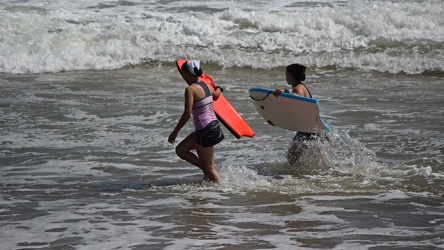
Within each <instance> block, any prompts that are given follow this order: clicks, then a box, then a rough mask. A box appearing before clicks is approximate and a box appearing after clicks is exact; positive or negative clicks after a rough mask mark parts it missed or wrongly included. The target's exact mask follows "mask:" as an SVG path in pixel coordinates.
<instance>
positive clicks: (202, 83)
mask: <svg viewBox="0 0 444 250" xmlns="http://www.w3.org/2000/svg"><path fill="white" fill-rule="evenodd" d="M196 84H197V85H199V86H200V87H201V88H202V89H203V90H204V92H205V97H207V96H210V95H211V91H210V89H209V88H208V85H207V84H206V83H204V82H196Z"/></svg>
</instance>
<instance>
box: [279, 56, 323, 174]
mask: <svg viewBox="0 0 444 250" xmlns="http://www.w3.org/2000/svg"><path fill="white" fill-rule="evenodd" d="M305 69H306V67H305V66H304V65H300V64H297V63H296V64H290V65H288V66H287V68H286V70H285V78H286V80H287V83H288V85H291V90H288V89H275V91H274V93H273V95H274V96H276V97H277V96H278V95H279V93H281V92H285V93H290V94H296V95H300V96H304V97H308V98H313V97H312V96H311V93H310V91H309V90H308V88H307V86H305V85H304V84H303V83H302V81H305ZM325 139H327V140H328V138H326V137H322V136H320V135H319V134H315V133H304V132H297V133H296V136H295V137H294V138H293V142H292V145H291V146H290V148H289V149H288V153H287V160H288V162H289V163H290V164H292V165H300V164H301V163H308V162H312V161H311V160H309V161H308V162H307V159H302V158H311V159H314V160H319V159H320V160H321V163H322V164H323V166H327V164H328V159H327V157H326V155H325V153H323V152H321V151H320V149H319V148H318V147H316V146H314V145H311V147H309V144H313V143H309V142H310V141H317V140H325ZM304 156H305V157H304Z"/></svg>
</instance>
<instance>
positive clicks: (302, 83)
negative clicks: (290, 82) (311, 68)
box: [296, 83, 313, 98]
mask: <svg viewBox="0 0 444 250" xmlns="http://www.w3.org/2000/svg"><path fill="white" fill-rule="evenodd" d="M299 84H302V85H303V86H304V87H305V89H306V90H307V91H308V94H309V95H310V98H313V97H312V96H311V93H310V90H308V88H307V86H305V84H303V83H298V84H296V86H298V85H299Z"/></svg>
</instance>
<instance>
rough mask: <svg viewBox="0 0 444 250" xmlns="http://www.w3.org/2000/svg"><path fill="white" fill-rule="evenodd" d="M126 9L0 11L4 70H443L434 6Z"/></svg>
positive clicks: (99, 4) (9, 6)
mask: <svg viewBox="0 0 444 250" xmlns="http://www.w3.org/2000/svg"><path fill="white" fill-rule="evenodd" d="M128 3H131V4H122V3H121V2H119V1H92V2H90V1H75V2H72V1H62V0H59V1H51V2H44V3H42V2H40V1H28V2H27V3H26V4H20V3H18V2H15V1H7V2H4V3H2V4H0V17H1V19H2V22H1V23H0V54H1V55H2V56H1V57H0V71H1V72H6V73H36V72H60V71H71V70H91V69H93V70H94V69H114V68H120V67H123V66H126V65H138V64H143V63H145V62H152V61H159V62H172V61H174V60H175V59H177V58H178V57H193V58H196V59H200V60H202V61H204V62H206V63H208V62H213V63H217V64H219V65H222V66H225V67H233V66H240V67H244V66H247V67H253V68H272V67H277V66H283V65H286V64H288V63H291V62H293V61H294V60H295V58H296V59H297V60H298V61H304V62H306V64H307V65H309V66H317V67H324V66H335V67H339V68H358V69H362V70H376V71H387V72H392V73H397V72H407V73H412V74H418V73H422V72H424V71H438V72H443V71H444V64H443V62H442V58H443V48H442V44H443V41H444V35H443V34H444V22H443V21H442V18H441V17H442V14H443V13H442V9H443V6H442V5H443V2H442V1H440V0H433V1H427V2H411V1H401V2H399V1H398V2H396V3H392V2H387V1H364V0H360V1H350V2H336V1H316V2H310V3H305V2H304V3H302V2H301V3H297V2H296V3H293V2H286V1H282V2H281V1H272V2H261V1H250V2H249V3H240V2H239V3H238V2H233V1H232V2H226V1H212V2H210V3H208V6H206V5H202V3H201V2H195V1H180V2H176V1H173V2H171V3H159V2H156V3H155V2H145V1H138V0H133V1H130V2H128ZM209 6H211V7H209ZM183 9H184V10H185V11H180V10H183ZM393 9H396V10H397V11H392V10H393ZM440 10H441V11H440Z"/></svg>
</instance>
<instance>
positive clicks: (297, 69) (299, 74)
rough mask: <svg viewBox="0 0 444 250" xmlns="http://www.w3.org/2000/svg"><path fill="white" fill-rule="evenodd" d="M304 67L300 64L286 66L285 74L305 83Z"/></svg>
mask: <svg viewBox="0 0 444 250" xmlns="http://www.w3.org/2000/svg"><path fill="white" fill-rule="evenodd" d="M306 68H307V67H305V66H304V65H301V64H297V63H295V64H290V65H288V66H287V72H288V73H290V74H291V75H292V76H293V77H294V78H295V79H298V80H300V81H305V69H306Z"/></svg>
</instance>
